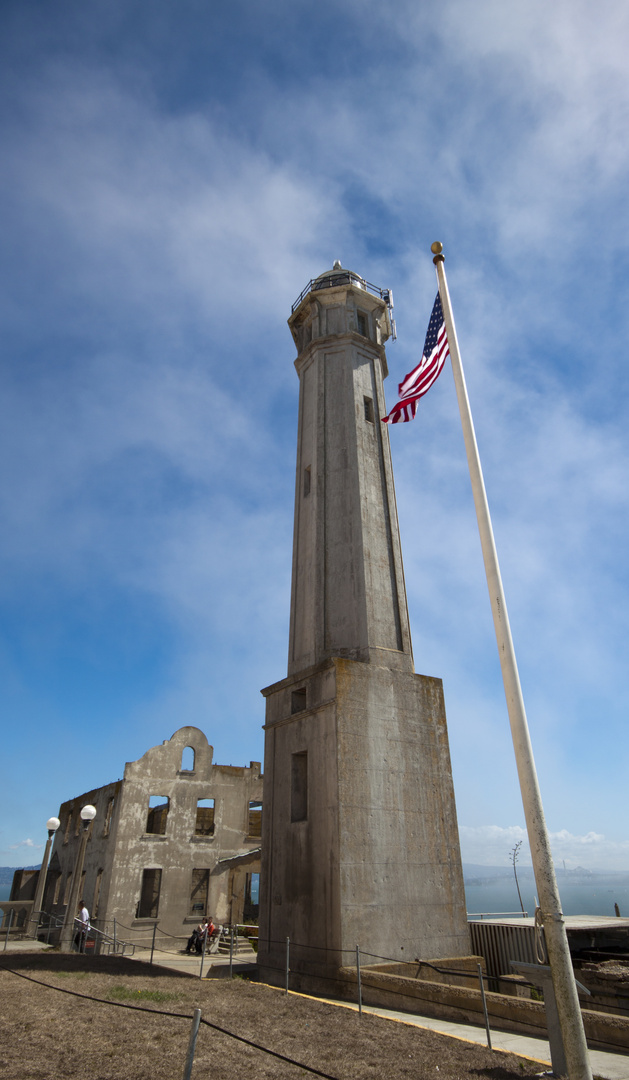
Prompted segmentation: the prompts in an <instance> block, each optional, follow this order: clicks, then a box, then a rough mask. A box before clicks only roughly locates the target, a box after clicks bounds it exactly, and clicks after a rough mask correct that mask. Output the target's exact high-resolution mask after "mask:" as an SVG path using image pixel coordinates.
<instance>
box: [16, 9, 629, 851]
mask: <svg viewBox="0 0 629 1080" xmlns="http://www.w3.org/2000/svg"><path fill="white" fill-rule="evenodd" d="M628 43H629V10H628V9H627V6H626V5H625V4H624V3H621V2H614V0H611V2H609V3H606V4H604V5H602V6H599V5H594V3H593V2H587V3H584V2H579V0H571V2H567V0H558V2H557V3H556V4H554V5H552V6H551V7H549V6H548V5H547V4H542V3H541V0H526V2H524V0H513V2H512V3H511V4H509V5H505V4H503V3H499V2H497V0H478V2H477V3H475V4H474V5H470V4H469V3H465V2H463V0H441V2H439V3H437V2H434V3H433V2H427V3H420V4H418V3H417V2H416V0H413V2H405V0H400V2H399V3H397V4H395V5H391V6H390V7H389V8H388V9H387V7H386V6H385V5H382V4H379V3H375V2H372V0H360V2H359V0H347V2H346V3H344V4H343V5H341V6H339V5H337V4H333V3H331V2H328V0H323V2H320V3H318V4H317V5H315V6H313V5H311V4H306V3H304V2H302V0H291V3H288V2H284V0H274V2H273V3H272V4H265V5H262V4H259V3H254V2H253V0H236V2H232V3H231V4H230V5H225V4H217V3H213V2H209V3H208V2H207V0H204V2H200V0H178V2H177V4H173V3H170V2H166V0H152V2H151V3H150V4H148V3H146V2H145V3H140V2H137V0H136V2H134V0H125V2H124V3H121V2H118V0H106V2H104V0H103V2H98V0H94V2H91V0H88V2H87V3H78V0H76V2H75V0H61V2H60V3H58V4H55V5H50V4H49V3H47V2H37V0H33V2H31V3H29V4H28V5H26V4H24V3H22V2H21V0H4V3H3V5H2V9H1V12H0V53H1V55H0V83H1V90H2V93H1V94H0V125H1V129H2V130H1V139H2V146H3V153H2V159H1V161H0V195H1V197H0V217H1V219H2V235H3V243H2V246H1V248H0V273H1V275H2V287H1V290H0V325H1V327H2V338H3V347H2V360H1V370H0V382H1V386H0V410H1V416H0V462H1V474H0V475H1V478H0V515H1V522H2V526H1V530H0V715H1V717H2V766H1V776H0V788H1V789H0V863H3V864H8V865H23V864H25V863H27V864H28V863H32V862H36V861H37V859H38V858H39V857H40V855H41V850H42V847H43V843H44V840H45V821H46V819H47V818H48V817H49V816H50V815H51V814H53V813H55V812H56V811H57V809H58V806H59V804H60V802H62V801H63V800H65V799H67V798H70V797H72V796H75V795H78V794H80V793H81V792H83V791H86V790H88V789H89V788H91V787H94V786H97V785H100V784H102V783H106V782H109V781H111V780H114V779H116V778H118V777H119V776H121V775H122V771H123V769H124V763H125V762H126V761H129V760H134V759H136V758H138V757H140V756H141V755H142V754H143V753H144V751H145V750H146V749H148V748H149V747H150V746H152V745H155V744H156V743H158V742H161V741H162V740H163V739H165V738H169V737H170V736H171V735H172V733H173V732H174V731H175V730H176V729H177V728H179V727H180V726H182V725H183V724H194V725H197V726H199V727H201V728H202V729H203V730H204V731H205V732H206V734H207V736H208V738H209V740H210V742H211V743H212V744H213V745H214V747H215V760H216V761H219V762H221V763H226V764H230V763H232V764H248V763H249V761H250V760H259V759H261V758H262V757H263V733H262V723H263V718H264V712H263V700H262V698H261V696H260V693H259V691H260V688H261V687H263V686H266V685H269V684H270V683H272V682H275V681H276V680H278V679H281V678H282V677H283V676H284V675H285V673H286V652H287V639H288V607H289V592H290V564H291V537H292V510H293V484H294V453H295V436H296V423H297V394H298V383H297V377H296V375H295V372H294V368H293V360H294V355H295V354H294V347H293V344H292V340H291V337H290V333H289V331H288V329H287V327H286V319H287V318H288V315H289V314H290V305H291V303H292V301H293V300H294V299H295V298H296V296H297V295H298V294H299V293H300V291H301V289H302V288H303V286H304V285H305V284H306V282H307V281H308V280H309V279H310V278H311V277H314V276H316V275H317V274H319V273H321V272H322V271H323V270H325V269H327V268H329V267H331V265H332V261H333V260H334V259H336V258H340V259H341V260H342V262H343V265H344V266H348V267H350V268H351V269H353V270H355V271H357V272H358V273H360V274H362V275H363V276H364V277H366V278H367V279H368V280H370V281H373V282H375V283H376V284H378V285H381V286H383V287H389V288H391V289H392V290H393V293H394V298H395V304H396V317H397V326H398V335H399V337H398V341H397V342H396V343H395V344H392V345H390V347H389V349H388V358H389V368H390V371H391V376H390V378H389V380H388V386H387V393H388V400H389V402H390V403H392V402H393V400H394V398H395V388H396V384H397V382H398V381H399V379H400V378H401V377H402V376H403V375H404V374H405V373H406V372H407V371H408V370H409V369H410V368H411V367H413V366H414V365H415V364H416V362H417V361H418V359H419V355H420V353H421V346H422V344H423V338H424V334H425V330H426V325H427V321H428V317H429V315H430V311H431V307H432V302H433V299H434V294H435V278H434V268H433V266H432V262H431V257H430V251H429V249H430V244H431V242H432V241H433V240H436V239H439V240H441V241H442V242H443V243H444V248H445V254H446V267H447V271H448V277H449V284H450V291H451V294H452V300H453V304H454V311H455V318H456V321H457V329H458V334H459V341H460V346H461V351H462V355H463V362H464V365H465V369H466V376H467V381H468V389H469V393H470V398H471V402H472V409H473V412H474V419H475V424H476V429H477V437H478V441H479V446H480V451H481V457H482V461H483V467H484V471H485V480H486V485H487V489H488V495H489V501H490V506H491V510H492V515H493V520H494V529H495V533H496V541H497V546H498V551H499V556H500V560H501V566H502V573H503V579H504V584H505V590H506V596H507V602H508V605H509V612H510V617H511V623H512V631H513V635H514V640H515V645H516V652H517V655H518V660H519V664H520V670H521V677H522V683H523V689H524V697H525V702H526V705H527V711H528V715H529V723H530V728H531V735H532V740H533V746H534V750H535V754H536V759H537V766H538V772H539V777H540V783H541V788H542V795H543V799H544V804H545V808H546V814H547V821H548V826H549V829H550V831H551V834H552V837H553V850H554V853H555V857H556V859H557V860H565V861H566V865H567V866H578V865H582V866H585V867H589V868H591V869H596V868H610V869H619V870H626V869H629V827H628V823H627V795H626V791H627V774H628V765H629V762H628V754H627V738H626V734H625V732H626V717H627V705H628V701H627V696H628V695H627V678H626V670H627V662H626V651H627V650H626V643H627V636H628V635H627V629H628V627H627V622H628V612H629V556H628V554H627V544H626V539H625V538H626V535H627V531H628V530H627V525H628V519H629V506H628V487H627V461H628V457H629V436H628V433H627V416H628V412H629V409H628V405H629V402H628V391H629V376H628V366H627V359H626V353H627V345H626V342H627V339H628V322H629V305H628V304H627V284H628V282H629V227H628V226H629V221H628V217H629V200H628V199H627V190H628V181H629V140H628V139H627V130H628V125H629V80H628V79H627V74H626V55H627V45H628ZM391 441H392V448H393V457H394V468H395V476H396V485H397V498H398V511H399V517H400V526H401V532H402V545H403V552H404V559H405V571H406V581H407V588H408V596H409V606H410V614H411V624H412V630H413V644H414V653H415V664H416V669H417V670H418V671H419V672H421V673H424V674H429V675H436V676H440V677H441V678H443V681H444V690H445V696H446V706H447V712H448V723H449V732H450V743H451V752H452V761H453V771H454V781H455V789H456V795H457V805H458V814H459V824H460V828H461V840H462V849H463V856H464V858H465V859H466V860H467V861H470V862H476V863H481V862H482V863H488V864H491V863H501V862H507V861H508V854H509V851H510V849H511V848H512V847H513V845H514V843H515V842H516V841H517V840H518V839H521V838H524V835H525V834H524V831H523V826H524V819H523V813H522V807H521V802H520V796H519V790H518V783H517V776H516V771H515V765H514V759H513V750H512V746H511V739H510V735H509V728H508V720H507V714H506V707H505V704H504V696H503V690H502V683H501V678H500V671H499V666H498V660H497V653H496V646H495V639H494V637H493V628H492V623H491V613H490V608H489V602H488V599H487V591H486V585H485V578H484V571H483V565H482V559H481V553H480V544H479V540H478V534H477V531H476V523H475V517H474V510H473V504H472V499H471V492H470V483H469V477H468V474H467V466H466V462H465V454H464V447H463V440H462V435H461V430H460V422H459V419H458V412H457V406H456V400H455V395H454V387H453V384H452V375H451V371H450V370H449V368H448V369H446V371H445V372H444V374H443V376H442V377H441V379H440V380H439V382H438V383H437V384H436V385H435V387H434V388H433V390H432V391H431V393H430V395H429V396H428V397H427V398H426V399H425V400H424V402H423V403H422V404H421V406H420V409H419V412H418V417H417V420H416V421H415V422H414V423H413V424H412V425H400V426H399V427H398V428H396V429H394V430H393V431H392V432H391ZM526 861H527V859H526V854H525V849H524V848H523V851H522V856H521V862H522V863H525V862H526Z"/></svg>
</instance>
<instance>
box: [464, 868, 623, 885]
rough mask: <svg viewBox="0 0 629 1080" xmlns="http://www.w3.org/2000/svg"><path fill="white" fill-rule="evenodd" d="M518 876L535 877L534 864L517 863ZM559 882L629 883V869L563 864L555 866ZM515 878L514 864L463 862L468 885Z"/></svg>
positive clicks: (577, 883)
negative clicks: (566, 866) (567, 867)
mask: <svg viewBox="0 0 629 1080" xmlns="http://www.w3.org/2000/svg"><path fill="white" fill-rule="evenodd" d="M517 871H518V878H519V880H520V881H531V880H532V879H533V867H532V866H520V864H519V863H518V864H517ZM555 874H556V875H557V883H558V884H559V885H561V884H562V883H564V884H570V885H594V884H596V885H607V884H608V885H629V871H627V870H586V869H585V868H584V867H583V866H577V867H575V869H574V870H564V868H563V866H556V867H555ZM509 877H511V878H513V867H512V866H483V865H481V864H480V863H463V880H464V881H465V884H466V885H492V884H493V883H494V882H497V881H504V879H505V878H509Z"/></svg>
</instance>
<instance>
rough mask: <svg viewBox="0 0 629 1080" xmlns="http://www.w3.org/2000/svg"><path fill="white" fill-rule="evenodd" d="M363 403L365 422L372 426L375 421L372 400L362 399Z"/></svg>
mask: <svg viewBox="0 0 629 1080" xmlns="http://www.w3.org/2000/svg"><path fill="white" fill-rule="evenodd" d="M363 401H364V403H365V420H366V421H367V423H369V424H373V423H374V421H375V413H374V411H373V398H370V397H366V398H363Z"/></svg>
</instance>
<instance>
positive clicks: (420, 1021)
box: [0, 940, 629, 1080]
mask: <svg viewBox="0 0 629 1080" xmlns="http://www.w3.org/2000/svg"><path fill="white" fill-rule="evenodd" d="M47 948H49V946H47V945H46V944H45V943H43V942H40V941H28V940H27V941H14V942H10V943H9V944H8V946H7V949H6V952H7V953H16V952H18V953H26V952H40V951H44V950H46V949H47ZM252 952H253V950H252ZM1 953H2V948H1V947H0V954H1ZM149 958H150V950H148V951H146V950H144V949H137V950H136V953H135V956H130V957H129V958H128V959H130V960H138V961H140V962H144V963H147V962H148V960H149ZM153 964H154V965H155V966H159V967H162V968H167V969H168V970H170V971H179V972H182V973H183V974H185V975H192V976H195V975H196V976H197V977H198V975H199V972H200V969H201V957H200V956H187V955H186V954H185V953H173V952H163V951H161V950H158V949H156V950H155V952H154V954H153ZM252 970H253V971H255V962H253V963H252V961H251V957H250V956H249V955H244V956H243V955H239V956H234V959H233V971H234V974H237V975H242V974H246V973H248V972H251V971H252ZM221 977H222V978H229V956H225V955H224V954H223V953H214V954H212V955H211V956H206V958H205V963H204V966H203V978H204V979H206V978H210V979H211V978H221ZM270 989H272V990H275V991H276V992H277V993H283V992H284V991H283V990H282V989H281V988H279V987H271V988H270ZM290 994H291V995H292V996H294V997H304V998H311V1000H313V1001H325V1002H327V1004H328V1005H335V1006H336V1007H337V1008H341V1009H354V1010H355V1011H357V1010H358V1005H355V1004H352V1003H351V1002H347V1001H337V1000H336V999H335V998H319V997H313V996H312V995H310V994H297V993H295V991H293V990H291V991H290ZM363 1012H368V1013H373V1014H374V1015H376V1016H382V1017H383V1018H384V1019H387V1020H391V1021H393V1022H395V1023H401V1024H411V1025H412V1026H414V1027H420V1028H426V1029H428V1030H430V1031H438V1032H439V1033H440V1034H441V1035H449V1036H451V1038H454V1039H462V1040H464V1041H466V1042H473V1043H479V1044H480V1045H481V1046H486V1045H487V1035H486V1033H485V1029H484V1027H482V1028H481V1027H475V1026H474V1025H472V1024H458V1023H453V1022H452V1021H450V1020H435V1019H434V1018H433V1017H430V1016H417V1015H416V1014H415V1013H407V1012H396V1011H395V1010H393V1009H381V1008H379V1007H374V1006H371V1005H363ZM491 1042H492V1047H493V1049H494V1050H508V1051H509V1052H510V1053H512V1054H518V1055H519V1056H520V1057H526V1058H532V1059H533V1060H534V1061H539V1063H540V1065H541V1066H543V1068H544V1069H550V1047H549V1045H548V1043H547V1042H546V1041H545V1040H544V1039H533V1038H530V1037H529V1036H527V1035H512V1034H510V1033H509V1032H505V1031H492V1032H491ZM590 1062H591V1065H592V1072H593V1073H594V1076H600V1077H603V1078H604V1080H629V1055H627V1054H609V1053H605V1052H604V1051H602V1050H590ZM540 1071H541V1070H540Z"/></svg>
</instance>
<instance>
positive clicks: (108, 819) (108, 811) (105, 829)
mask: <svg viewBox="0 0 629 1080" xmlns="http://www.w3.org/2000/svg"><path fill="white" fill-rule="evenodd" d="M114 802H115V799H114V797H113V795H112V797H111V798H110V799H108V800H107V809H106V811H105V824H104V825H103V836H109V830H110V829H111V819H112V816H113V812H114Z"/></svg>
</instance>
